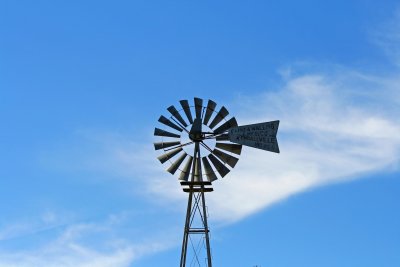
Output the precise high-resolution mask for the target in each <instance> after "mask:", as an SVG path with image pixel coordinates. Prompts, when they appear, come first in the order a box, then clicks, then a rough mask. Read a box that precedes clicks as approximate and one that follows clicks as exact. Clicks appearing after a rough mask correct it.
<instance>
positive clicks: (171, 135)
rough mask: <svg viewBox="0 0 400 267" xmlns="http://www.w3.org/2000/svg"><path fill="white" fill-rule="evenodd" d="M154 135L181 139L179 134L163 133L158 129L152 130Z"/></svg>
mask: <svg viewBox="0 0 400 267" xmlns="http://www.w3.org/2000/svg"><path fill="white" fill-rule="evenodd" d="M154 135H157V136H165V137H176V138H180V137H181V136H180V135H179V134H174V133H170V132H168V131H164V130H161V129H159V128H155V129H154Z"/></svg>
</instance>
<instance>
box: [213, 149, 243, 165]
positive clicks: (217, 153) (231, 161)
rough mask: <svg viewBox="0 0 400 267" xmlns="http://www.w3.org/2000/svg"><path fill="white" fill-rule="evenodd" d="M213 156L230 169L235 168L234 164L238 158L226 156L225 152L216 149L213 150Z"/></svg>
mask: <svg viewBox="0 0 400 267" xmlns="http://www.w3.org/2000/svg"><path fill="white" fill-rule="evenodd" d="M213 154H214V155H215V156H217V157H218V158H219V159H220V160H222V161H223V162H225V163H228V165H229V166H231V167H232V168H233V167H235V165H236V163H237V162H238V160H239V159H238V158H235V157H233V156H231V155H229V154H226V153H225V152H222V151H221V150H218V149H216V148H215V149H214V150H213Z"/></svg>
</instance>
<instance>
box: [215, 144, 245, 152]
mask: <svg viewBox="0 0 400 267" xmlns="http://www.w3.org/2000/svg"><path fill="white" fill-rule="evenodd" d="M215 147H218V148H220V149H223V150H226V151H229V152H231V153H235V154H237V155H240V153H241V152H242V145H238V144H227V143H218V142H217V143H216V144H215Z"/></svg>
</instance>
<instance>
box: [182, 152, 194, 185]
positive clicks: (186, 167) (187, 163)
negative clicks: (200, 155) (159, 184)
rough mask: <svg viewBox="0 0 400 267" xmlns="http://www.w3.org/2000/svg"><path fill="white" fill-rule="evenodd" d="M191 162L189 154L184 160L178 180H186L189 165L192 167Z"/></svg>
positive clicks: (191, 158)
mask: <svg viewBox="0 0 400 267" xmlns="http://www.w3.org/2000/svg"><path fill="white" fill-rule="evenodd" d="M192 162H193V157H192V156H190V155H189V158H188V160H187V161H186V164H185V166H184V167H183V170H182V172H181V174H180V175H179V180H184V181H187V180H188V178H189V174H190V167H192Z"/></svg>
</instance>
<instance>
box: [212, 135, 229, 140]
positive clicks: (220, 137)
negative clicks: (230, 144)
mask: <svg viewBox="0 0 400 267" xmlns="http://www.w3.org/2000/svg"><path fill="white" fill-rule="evenodd" d="M215 140H217V141H229V135H228V134H221V135H219V136H217V138H215Z"/></svg>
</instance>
